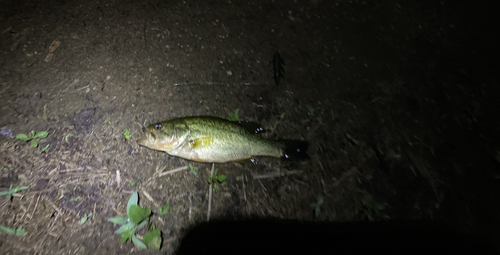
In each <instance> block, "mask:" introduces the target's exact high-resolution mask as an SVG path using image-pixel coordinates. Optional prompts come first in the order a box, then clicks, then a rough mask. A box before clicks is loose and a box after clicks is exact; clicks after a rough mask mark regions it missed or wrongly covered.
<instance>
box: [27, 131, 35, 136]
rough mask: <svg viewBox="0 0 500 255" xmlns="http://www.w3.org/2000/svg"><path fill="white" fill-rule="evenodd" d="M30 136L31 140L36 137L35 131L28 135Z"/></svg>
mask: <svg viewBox="0 0 500 255" xmlns="http://www.w3.org/2000/svg"><path fill="white" fill-rule="evenodd" d="M28 136H29V137H30V138H34V137H35V130H31V132H30V133H29V134H28Z"/></svg>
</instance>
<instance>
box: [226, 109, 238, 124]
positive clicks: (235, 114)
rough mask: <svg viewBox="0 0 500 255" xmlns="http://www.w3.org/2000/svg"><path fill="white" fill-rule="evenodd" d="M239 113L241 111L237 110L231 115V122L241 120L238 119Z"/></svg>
mask: <svg viewBox="0 0 500 255" xmlns="http://www.w3.org/2000/svg"><path fill="white" fill-rule="evenodd" d="M239 111H240V109H236V110H235V111H234V112H232V113H231V114H229V120H230V121H239V119H238V112H239Z"/></svg>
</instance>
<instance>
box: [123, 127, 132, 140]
mask: <svg viewBox="0 0 500 255" xmlns="http://www.w3.org/2000/svg"><path fill="white" fill-rule="evenodd" d="M123 135H124V136H125V139H127V140H128V139H129V138H130V131H128V129H127V130H125V132H124V133H123Z"/></svg>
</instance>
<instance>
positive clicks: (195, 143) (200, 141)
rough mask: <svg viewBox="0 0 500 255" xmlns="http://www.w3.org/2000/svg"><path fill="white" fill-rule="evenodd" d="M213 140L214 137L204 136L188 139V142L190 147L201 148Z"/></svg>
mask: <svg viewBox="0 0 500 255" xmlns="http://www.w3.org/2000/svg"><path fill="white" fill-rule="evenodd" d="M213 141H214V139H213V138H212V137H209V136H206V137H200V138H196V139H194V140H190V141H189V144H191V148H192V149H201V148H206V147H208V146H210V145H211V144H212V142H213Z"/></svg>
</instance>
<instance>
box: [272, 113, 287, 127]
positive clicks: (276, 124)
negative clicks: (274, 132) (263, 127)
mask: <svg viewBox="0 0 500 255" xmlns="http://www.w3.org/2000/svg"><path fill="white" fill-rule="evenodd" d="M284 118H285V114H284V113H282V114H281V115H280V118H279V119H278V120H276V122H274V128H276V126H278V124H280V122H281V121H282V120H283V119H284Z"/></svg>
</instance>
